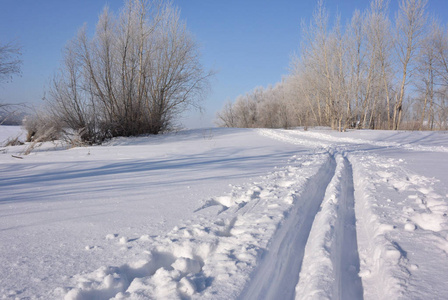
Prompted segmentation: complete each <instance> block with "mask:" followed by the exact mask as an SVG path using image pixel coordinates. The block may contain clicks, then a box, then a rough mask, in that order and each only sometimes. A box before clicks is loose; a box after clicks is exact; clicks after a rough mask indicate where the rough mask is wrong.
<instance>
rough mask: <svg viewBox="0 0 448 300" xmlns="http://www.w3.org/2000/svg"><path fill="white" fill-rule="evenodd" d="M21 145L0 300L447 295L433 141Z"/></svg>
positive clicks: (1, 233)
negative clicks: (26, 152)
mask: <svg viewBox="0 0 448 300" xmlns="http://www.w3.org/2000/svg"><path fill="white" fill-rule="evenodd" d="M19 131H20V129H19V128H18V127H16V128H13V127H5V126H0V142H1V141H4V140H6V139H7V138H8V137H10V136H12V135H14V134H19ZM25 147H26V145H23V146H15V147H7V148H0V241H1V242H0V298H5V299H16V298H17V299H23V298H25V299H34V298H36V299H64V298H65V299H110V298H114V299H293V298H295V299H362V298H364V299H446V298H448V285H447V284H446V281H447V278H448V216H447V215H448V199H447V198H448V172H447V170H448V134H447V133H445V132H393V131H367V130H366V131H349V132H346V133H338V132H334V131H330V130H326V129H312V130H309V131H303V130H299V129H298V130H268V129H223V128H221V129H215V128H214V129H197V130H189V131H188V130H187V131H181V132H178V133H172V134H167V135H164V136H156V137H154V136H152V137H139V138H120V139H115V140H113V141H111V142H109V143H107V144H106V145H103V146H95V147H81V148H72V149H64V147H62V146H61V144H52V143H48V144H44V145H42V146H41V147H39V148H37V149H36V150H35V151H34V152H32V153H31V154H30V155H28V156H23V155H22V154H21V153H22V152H23V151H24V149H25ZM20 157H22V158H20Z"/></svg>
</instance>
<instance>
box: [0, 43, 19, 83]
mask: <svg viewBox="0 0 448 300" xmlns="http://www.w3.org/2000/svg"><path fill="white" fill-rule="evenodd" d="M20 56H21V48H20V47H19V46H17V45H15V44H13V43H7V44H0V82H4V81H7V80H9V79H11V77H12V76H13V75H17V74H20V67H21V65H22V60H21V59H20Z"/></svg>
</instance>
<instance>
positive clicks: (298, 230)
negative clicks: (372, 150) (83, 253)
mask: <svg viewBox="0 0 448 300" xmlns="http://www.w3.org/2000/svg"><path fill="white" fill-rule="evenodd" d="M258 133H259V134H261V135H264V136H267V137H270V138H274V139H277V140H279V141H283V142H288V143H293V144H296V145H301V146H305V147H309V148H310V150H311V151H310V154H309V155H301V156H294V157H292V158H291V159H290V161H289V164H288V166H286V167H284V168H281V169H277V170H275V171H274V172H272V173H271V174H268V175H267V176H264V177H263V178H261V180H260V181H258V182H254V183H253V184H251V185H247V186H235V187H234V188H233V190H232V192H231V193H230V194H228V195H221V196H217V197H213V198H211V199H207V200H205V201H204V202H203V203H204V204H203V205H202V206H201V207H199V208H198V209H197V210H196V211H195V212H196V214H197V219H195V220H191V221H190V223H189V224H186V225H185V226H179V227H175V228H174V229H173V230H172V231H171V232H170V233H168V234H167V235H166V236H158V237H155V238H149V237H148V236H142V237H140V238H139V239H140V240H147V241H148V242H149V244H150V245H151V246H149V247H148V250H146V252H147V254H148V255H147V257H148V258H147V259H146V260H142V261H137V262H128V263H125V264H124V265H122V266H120V267H103V268H101V269H98V270H96V271H94V272H91V273H86V274H78V275H75V276H73V277H72V285H71V286H70V287H61V288H60V289H57V290H56V291H54V295H55V298H61V297H62V296H65V299H108V298H114V299H146V298H155V299H161V298H169V299H235V298H237V299H349V300H350V299H363V298H366V299H394V298H402V297H403V295H406V293H409V292H408V291H407V287H408V285H409V281H410V274H411V273H410V271H409V270H410V269H412V267H413V265H411V264H410V262H409V260H408V258H407V254H406V251H405V250H403V249H402V247H401V246H400V244H399V243H398V241H397V240H396V239H394V238H393V236H394V235H393V233H392V231H393V230H394V228H395V227H396V225H391V224H385V223H384V220H382V219H381V218H380V217H379V216H378V215H377V214H376V212H375V205H376V197H375V183H373V182H372V181H375V180H377V181H378V182H383V181H385V182H386V183H387V184H390V185H391V189H392V190H396V191H397V192H402V191H406V190H408V187H409V186H410V185H411V184H412V182H413V183H414V185H415V186H416V187H415V189H414V190H416V191H420V192H421V194H424V196H425V197H427V198H428V199H429V200H425V201H422V202H421V204H420V206H423V205H424V206H425V211H426V212H425V213H420V214H418V213H414V214H412V212H414V211H415V210H410V209H408V210H406V209H407V208H404V209H403V211H405V212H410V213H409V218H408V219H406V220H407V221H406V222H407V223H406V225H404V224H403V226H404V228H406V230H407V231H412V230H415V225H413V224H410V225H408V223H409V219H411V220H413V221H414V222H415V223H416V224H418V225H419V226H420V227H422V228H423V227H424V226H427V228H424V229H425V230H428V231H431V232H433V231H434V232H437V233H439V232H445V231H444V230H446V229H447V228H446V226H445V225H442V224H444V223H443V222H444V220H445V219H444V217H443V216H446V213H447V212H448V207H445V206H443V207H442V204H441V201H439V200H438V199H439V198H441V197H440V196H438V195H437V194H435V193H433V192H432V191H431V190H430V189H428V188H426V186H425V185H424V184H425V183H426V181H425V180H426V179H424V178H423V177H415V176H414V177H412V178H411V179H408V177H407V175H406V176H405V177H406V180H408V181H411V183H406V180H402V181H399V180H396V181H394V178H392V177H391V176H392V175H391V174H399V173H397V172H398V171H397V172H396V173H387V172H386V171H377V173H375V174H373V173H372V172H371V173H372V174H371V173H368V172H367V173H368V174H366V173H365V170H366V169H365V167H366V166H365V165H366V164H368V161H369V160H371V161H373V162H374V164H377V165H380V167H381V164H383V165H384V166H385V168H388V167H389V166H390V164H389V162H387V161H385V159H381V158H378V157H373V156H372V157H368V158H366V157H364V156H362V155H356V154H354V153H353V151H351V152H350V153H349V152H348V151H346V149H345V147H344V145H343V144H340V145H339V146H335V145H334V144H330V143H328V142H327V143H325V142H322V141H318V139H320V138H325V139H326V140H327V141H328V140H329V141H332V137H331V136H327V135H324V134H317V135H316V134H314V135H312V136H311V139H308V140H305V139H301V136H304V135H309V134H308V133H301V132H296V131H282V130H277V131H274V130H265V129H261V130H258ZM313 139H315V140H313ZM338 141H339V142H345V143H352V144H353V143H356V144H360V143H368V144H371V145H375V146H387V147H401V148H405V149H410V150H422V149H423V148H422V147H423V146H409V145H399V144H396V145H395V144H393V143H388V144H387V145H385V144H384V143H381V142H371V141H364V140H354V139H348V138H347V139H344V140H338ZM352 148H353V147H352ZM423 150H430V151H442V152H445V151H446V149H445V148H443V147H442V148H427V147H426V148H424V149H423ZM346 152H347V153H346ZM380 167H377V169H378V168H380ZM377 169H375V170H377ZM369 170H370V169H369ZM427 195H429V196H427ZM411 196H412V195H411ZM411 196H409V198H411ZM430 197H432V198H430ZM412 199H413V198H412ZM425 199H426V198H425ZM431 199H434V200H431ZM431 205H432V206H431ZM431 209H432V210H433V211H434V216H439V215H440V218H439V219H440V222H439V223H434V224H429V225H426V224H427V223H425V222H426V220H427V219H428V218H427V214H428V211H431ZM205 210H215V211H216V217H215V218H206V217H202V216H201V212H202V211H205ZM357 216H358V217H357ZM432 219H434V218H432ZM439 219H436V220H439ZM411 225H412V226H414V227H413V228H414V229H412V230H410V229H409V228H410V227H411ZM406 226H407V227H406ZM440 236H442V235H441V234H438V235H434V236H433V235H431V236H429V237H428V238H427V239H426V240H427V241H430V242H431V241H432V243H435V244H436V245H437V246H438V247H439V248H440V249H441V250H442V251H443V253H448V252H447V251H448V250H447V249H448V246H447V245H448V242H447V241H446V240H445V238H443V236H442V237H440ZM447 236H448V235H447ZM435 237H437V238H435ZM112 238H114V237H112ZM129 242H131V241H127V240H123V241H121V240H120V243H123V244H127V243H129ZM439 248H438V249H439Z"/></svg>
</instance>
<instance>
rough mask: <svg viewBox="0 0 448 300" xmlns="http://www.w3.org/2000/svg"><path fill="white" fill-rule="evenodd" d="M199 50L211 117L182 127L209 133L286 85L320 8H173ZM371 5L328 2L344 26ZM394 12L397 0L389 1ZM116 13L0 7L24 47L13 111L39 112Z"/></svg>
mask: <svg viewBox="0 0 448 300" xmlns="http://www.w3.org/2000/svg"><path fill="white" fill-rule="evenodd" d="M173 2H174V4H175V5H177V6H178V7H179V8H180V9H181V16H182V18H183V19H184V20H186V22H187V26H188V28H189V29H190V31H191V32H193V34H194V35H195V36H196V38H197V41H198V42H199V44H200V45H201V51H202V55H203V56H202V62H203V64H204V66H205V67H206V68H208V69H213V70H215V71H217V74H216V75H215V76H214V78H213V79H212V80H211V91H210V93H209V94H208V96H207V98H206V99H205V100H204V102H203V106H204V109H205V112H204V113H203V114H199V113H197V112H194V111H193V112H189V113H188V114H187V117H186V118H184V119H183V123H184V124H185V125H187V126H190V127H197V126H201V127H203V126H211V125H212V124H213V123H212V122H213V119H214V116H215V113H216V111H218V110H219V109H221V108H222V106H223V105H224V103H225V102H226V101H227V100H234V99H235V98H236V97H237V96H238V95H240V94H243V93H246V92H248V91H250V90H252V89H253V88H255V87H257V86H267V85H269V84H275V83H276V82H278V81H280V80H281V78H282V76H283V75H286V74H287V73H288V67H289V62H290V57H291V55H292V54H293V53H294V52H295V51H297V50H298V48H299V44H300V33H301V29H300V22H301V20H305V21H309V20H310V18H311V15H312V12H313V10H314V8H315V5H316V2H317V1H301V0H289V1H287V0H277V1H274V0H225V1H224V0H174V1H173ZM369 3H370V1H369V0H358V1H355V0H348V1H342V0H326V1H325V5H326V7H327V9H328V10H329V12H330V13H331V14H332V15H334V14H335V13H336V12H339V13H340V14H341V17H342V20H343V21H345V20H346V19H347V18H350V17H351V15H352V13H353V11H354V9H360V10H364V9H365V8H367V7H368V5H369ZM390 3H391V5H390V6H391V11H396V7H397V0H391V1H390ZM106 4H108V5H109V6H110V8H111V9H112V10H113V11H118V10H119V9H120V8H121V7H122V5H123V1H122V0H108V1H106V0H39V1H36V0H0V42H1V43H4V42H6V41H14V40H15V41H17V42H18V43H19V44H20V45H22V47H23V56H22V59H23V67H22V71H23V74H22V76H21V77H15V78H14V79H13V81H12V82H10V83H6V84H2V85H1V86H0V99H1V100H2V101H3V102H7V103H19V102H22V103H28V104H33V105H35V106H38V105H40V104H41V103H42V100H41V99H42V97H43V96H44V91H45V89H46V86H48V82H49V79H50V78H51V76H52V74H54V72H55V71H56V69H57V68H58V66H59V63H60V61H61V52H62V49H63V47H64V45H65V43H66V42H67V41H68V40H69V39H71V38H72V37H73V36H74V35H75V33H76V32H77V30H78V29H79V28H80V27H81V26H82V25H83V24H84V23H87V25H88V27H89V28H90V29H93V28H94V26H95V24H96V21H97V18H98V15H99V14H100V13H101V10H102V8H103V7H104V5H106ZM429 11H430V12H433V13H435V14H436V15H438V17H439V18H440V19H442V20H443V21H444V23H446V20H447V19H448V1H446V0H429Z"/></svg>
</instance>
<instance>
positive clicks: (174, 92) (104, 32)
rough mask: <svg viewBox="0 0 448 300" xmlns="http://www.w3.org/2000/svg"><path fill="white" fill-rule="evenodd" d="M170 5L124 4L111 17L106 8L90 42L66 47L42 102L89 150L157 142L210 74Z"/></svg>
mask: <svg viewBox="0 0 448 300" xmlns="http://www.w3.org/2000/svg"><path fill="white" fill-rule="evenodd" d="M199 59H200V53H199V50H198V45H197V43H196V41H195V39H194V38H193V36H192V35H191V34H190V33H189V31H188V30H187V29H186V25H185V23H184V22H183V21H181V19H180V13H179V10H178V9H177V8H175V7H173V6H172V5H171V3H170V2H168V3H163V2H161V1H146V0H128V1H127V2H126V5H125V7H124V9H123V10H122V11H121V12H120V14H119V15H118V16H115V15H114V14H113V13H112V12H110V11H109V9H108V8H107V7H106V8H105V9H104V10H103V13H102V14H101V15H100V17H99V21H98V24H97V26H96V31H95V35H94V37H93V38H92V39H89V38H88V36H87V33H86V29H85V28H83V29H81V30H80V31H79V33H78V35H77V36H76V37H75V38H74V39H73V40H72V41H71V42H70V43H69V44H68V45H67V47H66V52H65V60H64V64H63V66H62V68H61V71H60V74H59V75H58V76H56V77H55V79H54V82H53V86H52V89H51V93H50V95H51V97H50V99H49V101H50V103H51V107H52V108H53V111H54V113H55V115H56V116H58V117H59V118H61V119H63V120H64V122H65V123H66V124H67V125H68V126H69V127H70V128H72V129H73V130H75V131H78V132H82V133H83V134H82V135H81V136H82V137H83V138H84V139H85V140H87V141H89V142H101V141H102V140H104V139H105V138H109V137H113V136H130V135H138V134H145V133H146V134H147V133H150V134H157V133H159V132H161V131H164V130H166V129H168V128H170V126H171V125H172V124H173V122H174V120H175V118H176V116H177V115H178V114H180V113H182V112H184V111H185V110H186V109H188V108H190V107H199V106H200V102H199V100H200V99H201V97H202V94H203V92H204V91H206V88H207V86H208V77H209V76H211V75H212V72H206V71H204V69H203V67H202V66H201V64H200V61H199Z"/></svg>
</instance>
